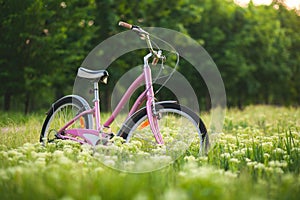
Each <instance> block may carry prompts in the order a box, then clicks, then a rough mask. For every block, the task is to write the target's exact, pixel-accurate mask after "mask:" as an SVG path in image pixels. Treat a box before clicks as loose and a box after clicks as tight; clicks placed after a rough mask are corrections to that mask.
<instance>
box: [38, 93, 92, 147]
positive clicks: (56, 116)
mask: <svg viewBox="0 0 300 200" xmlns="http://www.w3.org/2000/svg"><path fill="white" fill-rule="evenodd" d="M89 109H90V106H89V105H88V103H87V102H86V101H85V100H84V99H83V98H82V97H80V96H77V95H69V96H65V97H63V98H61V99H59V100H58V101H56V102H55V103H54V104H53V105H52V106H51V108H50V109H49V111H48V113H47V117H46V119H45V121H44V124H43V127H42V131H41V135H40V142H41V143H43V144H44V145H45V144H47V143H48V142H52V141H54V140H55V139H57V132H58V131H59V130H60V129H61V128H62V127H63V126H64V125H65V124H66V123H68V122H69V121H70V120H72V119H73V118H74V117H75V116H77V115H78V114H80V113H81V112H83V111H86V110H89ZM68 128H86V129H92V128H93V118H92V116H91V115H90V114H89V115H84V116H82V117H80V118H79V120H77V121H75V122H74V123H73V124H72V125H71V126H70V127H68Z"/></svg>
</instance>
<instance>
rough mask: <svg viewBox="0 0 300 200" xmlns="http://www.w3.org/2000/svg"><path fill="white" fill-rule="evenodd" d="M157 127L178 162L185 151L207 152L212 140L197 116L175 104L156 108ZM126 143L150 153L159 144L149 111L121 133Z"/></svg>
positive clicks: (129, 122)
mask: <svg viewBox="0 0 300 200" xmlns="http://www.w3.org/2000/svg"><path fill="white" fill-rule="evenodd" d="M156 111H157V114H158V125H159V129H160V133H161V135H162V138H163V140H164V145H165V147H166V151H167V152H166V153H167V154H170V155H172V157H173V158H178V157H179V156H180V155H182V154H183V153H185V152H186V151H191V152H192V153H195V152H197V153H199V152H203V151H205V152H206V151H207V148H208V145H209V140H208V135H207V130H206V127H205V125H204V123H203V121H202V120H201V119H200V117H199V116H198V115H196V114H195V113H194V112H193V111H191V110H190V109H188V108H187V107H185V106H181V105H179V104H176V103H168V102H165V103H163V102H162V103H158V104H156ZM118 135H119V136H121V137H123V138H124V139H125V140H126V142H131V141H138V142H139V143H141V146H142V150H143V151H147V152H149V151H150V152H151V151H152V149H155V148H157V143H156V141H155V139H154V136H153V133H152V131H151V129H150V126H149V122H148V117H147V112H146V108H142V109H141V110H139V111H137V112H136V113H135V114H134V115H133V116H132V117H130V118H129V119H128V120H127V121H126V122H125V124H124V125H123V127H122V128H121V130H120V131H119V133H118Z"/></svg>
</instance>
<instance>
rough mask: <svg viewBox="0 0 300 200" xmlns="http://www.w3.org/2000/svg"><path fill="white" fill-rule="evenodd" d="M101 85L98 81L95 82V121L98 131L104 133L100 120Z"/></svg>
mask: <svg viewBox="0 0 300 200" xmlns="http://www.w3.org/2000/svg"><path fill="white" fill-rule="evenodd" d="M98 87H99V85H98V81H95V82H94V96H95V99H94V106H95V107H94V109H95V120H96V129H97V130H98V131H100V132H101V131H102V126H101V119H100V98H99V88H98Z"/></svg>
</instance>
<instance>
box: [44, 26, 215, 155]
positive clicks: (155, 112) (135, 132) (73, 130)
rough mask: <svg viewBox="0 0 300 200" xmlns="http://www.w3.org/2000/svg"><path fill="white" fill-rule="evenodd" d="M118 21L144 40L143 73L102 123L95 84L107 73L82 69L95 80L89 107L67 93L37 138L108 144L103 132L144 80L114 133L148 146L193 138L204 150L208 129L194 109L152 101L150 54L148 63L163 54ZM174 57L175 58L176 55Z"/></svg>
mask: <svg viewBox="0 0 300 200" xmlns="http://www.w3.org/2000/svg"><path fill="white" fill-rule="evenodd" d="M119 25H120V26H123V27H125V28H128V29H131V30H133V31H135V32H136V33H138V34H139V35H140V36H141V37H143V39H144V40H145V41H146V42H147V46H148V48H149V53H148V54H147V55H146V56H144V67H143V72H142V74H140V76H139V77H138V78H137V79H136V80H135V81H134V82H133V83H132V84H131V85H130V87H129V88H128V89H127V91H126V92H125V94H124V96H123V97H122V99H121V100H120V102H119V104H118V105H117V106H116V108H115V110H114V111H113V112H112V114H111V116H110V117H109V118H108V119H107V121H106V122H105V123H104V124H101V121H100V107H99V91H98V90H99V89H98V82H99V81H100V82H102V83H107V79H108V72H107V71H106V70H89V69H86V68H83V67H80V68H79V69H78V73H77V76H78V77H81V78H85V79H88V80H91V81H92V82H93V84H94V101H93V102H94V106H93V108H91V107H90V106H89V104H88V103H87V101H86V100H85V99H84V98H82V97H80V96H78V95H68V96H65V97H63V98H61V99H59V100H57V101H56V102H55V103H53V104H52V106H51V108H50V109H49V111H48V112H47V117H46V119H45V121H44V124H43V127H42V131H41V135H40V142H42V143H43V144H47V143H48V142H52V141H54V140H57V139H63V140H73V141H77V142H79V143H81V144H84V143H88V144H90V145H93V146H95V145H97V144H106V142H107V141H108V140H109V139H110V138H112V137H113V136H114V134H112V133H111V132H110V131H105V130H109V127H110V125H111V124H112V123H113V121H114V119H115V118H116V116H117V115H118V114H119V113H120V111H121V109H122V107H123V106H124V105H125V104H126V103H127V101H128V100H129V99H130V97H131V96H132V94H133V93H134V92H135V91H136V89H137V88H138V87H139V86H140V85H141V84H142V83H145V90H144V91H143V92H142V93H141V94H140V96H139V97H138V98H137V99H136V101H135V103H134V104H133V106H132V107H131V109H130V111H129V113H128V116H127V118H126V120H125V122H124V123H123V125H122V127H121V128H120V130H119V131H118V132H117V134H116V135H117V136H120V137H122V138H124V140H125V141H126V142H130V141H132V140H138V141H139V142H141V144H142V145H144V146H146V148H151V146H153V145H157V144H158V145H167V144H175V143H177V142H178V141H179V140H180V141H185V142H189V143H190V142H192V140H193V141H194V139H195V137H196V138H197V142H198V141H199V145H200V151H201V150H204V149H205V150H206V149H207V147H208V143H209V140H208V135H207V130H206V127H205V125H204V123H203V121H202V120H201V119H200V117H199V116H198V115H197V114H196V113H195V112H193V111H192V110H190V109H189V108H187V107H185V106H182V105H179V104H178V103H177V102H176V101H160V102H156V101H155V94H154V91H153V83H152V74H151V68H150V65H149V62H148V60H149V59H150V58H153V62H152V64H156V63H158V62H159V61H161V62H162V63H163V62H164V60H165V59H166V58H165V56H164V55H163V54H162V51H161V50H160V49H158V50H154V49H153V46H152V41H151V35H150V34H149V33H148V32H146V31H145V30H143V29H142V28H140V27H139V26H135V25H131V24H128V23H125V22H120V23H119ZM176 53H177V52H176ZM176 55H177V59H179V55H178V53H177V54H176ZM143 102H145V107H143V108H140V106H141V105H143V104H142V103H143ZM94 124H95V125H94ZM191 136H192V137H191ZM194 136H195V137H194ZM187 138H188V139H187ZM203 147H204V148H203Z"/></svg>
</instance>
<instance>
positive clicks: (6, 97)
mask: <svg viewBox="0 0 300 200" xmlns="http://www.w3.org/2000/svg"><path fill="white" fill-rule="evenodd" d="M10 103H11V94H10V93H9V92H5V94H4V111H9V110H10Z"/></svg>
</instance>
